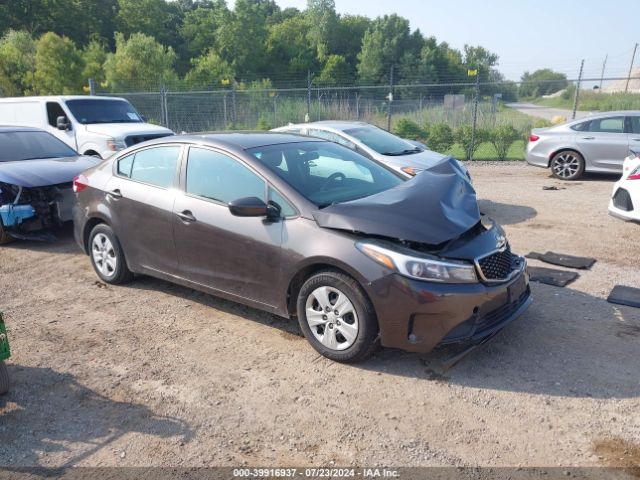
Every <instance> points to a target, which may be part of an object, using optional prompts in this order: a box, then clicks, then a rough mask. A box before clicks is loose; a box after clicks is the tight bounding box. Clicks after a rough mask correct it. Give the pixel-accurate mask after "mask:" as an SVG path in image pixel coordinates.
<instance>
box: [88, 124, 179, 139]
mask: <svg viewBox="0 0 640 480" xmlns="http://www.w3.org/2000/svg"><path fill="white" fill-rule="evenodd" d="M84 127H85V129H86V130H87V132H91V133H99V134H102V135H107V136H109V137H114V138H123V137H126V136H129V135H149V134H158V135H160V134H165V135H173V132H172V131H171V130H169V129H168V128H164V127H159V126H158V125H152V124H150V123H142V122H140V123H89V124H87V125H84Z"/></svg>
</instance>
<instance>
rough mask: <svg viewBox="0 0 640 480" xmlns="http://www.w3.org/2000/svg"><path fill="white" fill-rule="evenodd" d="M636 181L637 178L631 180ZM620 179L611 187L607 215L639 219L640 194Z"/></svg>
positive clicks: (622, 218) (624, 218)
mask: <svg viewBox="0 0 640 480" xmlns="http://www.w3.org/2000/svg"><path fill="white" fill-rule="evenodd" d="M631 181H633V182H637V181H638V180H631ZM628 183H629V182H625V181H624V180H621V181H619V182H617V183H616V184H615V186H614V187H613V195H612V196H611V200H610V201H609V215H611V216H613V217H616V218H619V219H621V220H631V221H640V194H639V193H638V192H637V189H635V190H634V189H632V188H630V185H628Z"/></svg>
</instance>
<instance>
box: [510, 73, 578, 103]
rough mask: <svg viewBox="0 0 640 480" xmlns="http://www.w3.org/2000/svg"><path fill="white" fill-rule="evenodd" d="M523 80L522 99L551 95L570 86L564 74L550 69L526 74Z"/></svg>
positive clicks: (521, 85)
mask: <svg viewBox="0 0 640 480" xmlns="http://www.w3.org/2000/svg"><path fill="white" fill-rule="evenodd" d="M521 80H522V83H521V84H520V89H519V91H518V95H519V96H520V97H522V98H533V97H540V96H542V95H550V94H552V93H555V92H559V91H560V90H563V89H565V88H567V86H568V85H569V82H567V76H566V75H565V74H564V73H559V72H554V71H553V70H551V69H550V68H543V69H540V70H536V71H535V72H533V73H529V72H525V73H524V74H523V75H522V77H521Z"/></svg>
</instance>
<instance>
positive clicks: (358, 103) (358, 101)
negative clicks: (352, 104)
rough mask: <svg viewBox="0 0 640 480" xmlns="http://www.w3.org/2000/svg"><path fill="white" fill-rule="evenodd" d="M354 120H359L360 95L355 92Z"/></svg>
mask: <svg viewBox="0 0 640 480" xmlns="http://www.w3.org/2000/svg"><path fill="white" fill-rule="evenodd" d="M356 120H360V94H359V93H358V92H356Z"/></svg>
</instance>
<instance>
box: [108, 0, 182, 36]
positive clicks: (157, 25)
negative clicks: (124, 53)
mask: <svg viewBox="0 0 640 480" xmlns="http://www.w3.org/2000/svg"><path fill="white" fill-rule="evenodd" d="M118 7H119V8H118V15H117V18H116V28H117V30H118V31H119V32H120V33H123V34H124V35H125V36H130V35H132V34H134V33H144V34H145V35H147V36H150V37H153V38H155V39H156V40H157V41H158V42H160V43H162V44H163V45H169V44H170V43H172V41H173V40H174V39H175V38H176V37H175V35H173V33H174V32H171V31H170V30H169V28H168V23H169V9H168V4H167V2H166V1H165V0H118Z"/></svg>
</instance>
